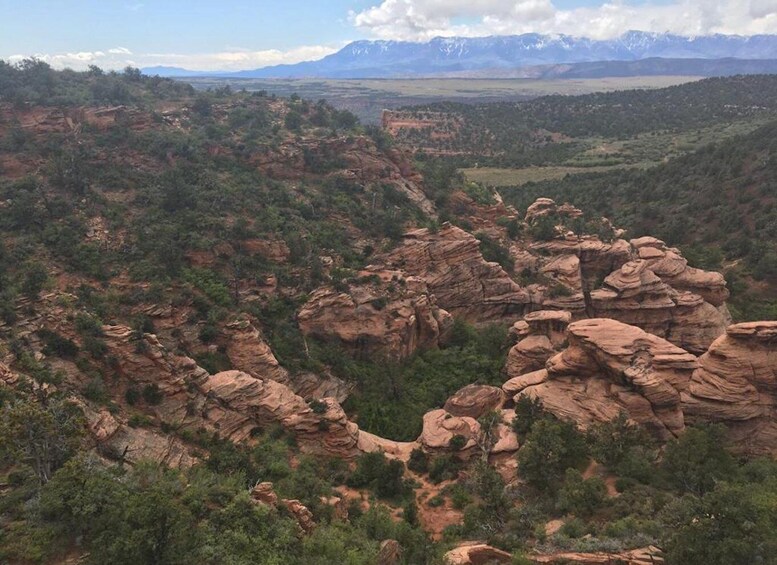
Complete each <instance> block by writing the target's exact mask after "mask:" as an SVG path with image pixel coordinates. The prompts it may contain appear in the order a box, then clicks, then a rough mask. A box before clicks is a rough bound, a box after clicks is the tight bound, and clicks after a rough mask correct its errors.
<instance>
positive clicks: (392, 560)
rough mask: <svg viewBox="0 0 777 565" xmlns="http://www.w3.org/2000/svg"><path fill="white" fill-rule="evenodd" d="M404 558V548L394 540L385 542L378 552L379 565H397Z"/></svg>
mask: <svg viewBox="0 0 777 565" xmlns="http://www.w3.org/2000/svg"><path fill="white" fill-rule="evenodd" d="M401 558H402V546H400V545H399V542H398V541H397V540H394V539H387V540H383V541H382V542H381V544H380V551H378V562H377V565H397V564H398V563H399V560H400V559H401Z"/></svg>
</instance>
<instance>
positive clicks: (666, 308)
mask: <svg viewBox="0 0 777 565" xmlns="http://www.w3.org/2000/svg"><path fill="white" fill-rule="evenodd" d="M590 302H591V306H590V308H591V311H592V313H593V314H594V315H595V316H598V317H602V318H612V319H614V320H618V321H621V322H624V323H626V324H631V325H634V326H638V327H640V328H642V329H644V330H645V331H648V332H650V333H652V334H654V335H657V336H660V337H663V338H666V339H667V340H669V341H671V342H672V343H674V344H676V345H678V346H680V347H683V348H684V349H687V350H688V351H692V352H694V353H702V352H704V351H706V349H707V347H709V345H710V344H711V343H712V342H713V341H714V340H715V339H716V338H717V337H718V336H719V335H721V334H722V333H723V332H724V331H725V327H726V324H727V320H726V318H725V317H724V315H723V314H722V313H721V312H720V311H719V310H718V309H717V308H715V306H713V305H712V304H710V303H708V302H705V301H704V299H703V298H702V297H701V296H699V295H696V294H692V293H690V292H679V291H676V290H675V289H673V288H672V287H670V286H669V285H668V284H666V283H665V282H664V281H663V280H662V279H661V277H659V276H658V275H656V274H655V273H654V272H653V270H652V269H651V268H650V266H649V263H648V262H647V261H645V260H643V259H638V260H635V261H631V262H629V263H626V264H625V265H623V266H622V267H621V268H619V269H618V270H617V271H614V272H613V273H611V274H610V275H609V276H608V277H607V278H606V279H605V280H604V284H603V286H602V288H600V289H597V290H594V291H593V292H591V299H590Z"/></svg>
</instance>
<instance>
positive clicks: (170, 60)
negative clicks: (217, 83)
mask: <svg viewBox="0 0 777 565" xmlns="http://www.w3.org/2000/svg"><path fill="white" fill-rule="evenodd" d="M343 45H344V44H343ZM343 45H337V46H326V45H307V46H302V47H295V48H294V49H290V50H288V51H281V50H279V49H266V50H263V51H251V50H246V49H236V50H232V51H221V52H217V53H199V54H179V53H150V54H147V55H143V57H142V58H143V60H144V61H145V63H144V66H147V65H172V66H176V67H183V68H185V69H189V70H192V71H199V70H203V71H206V70H207V71H213V70H216V71H242V70H246V69H257V68H260V67H266V66H270V65H280V64H291V63H299V62H300V61H311V60H315V59H321V58H322V57H325V56H327V55H330V54H332V53H334V52H336V51H337V50H339V49H340V48H341V47H343Z"/></svg>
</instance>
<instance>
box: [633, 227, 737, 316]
mask: <svg viewBox="0 0 777 565" xmlns="http://www.w3.org/2000/svg"><path fill="white" fill-rule="evenodd" d="M631 246H632V247H633V248H634V249H635V250H636V251H637V256H638V257H639V258H640V259H643V260H644V261H645V262H647V264H648V267H649V268H650V270H652V271H653V272H654V273H655V274H656V275H658V276H659V277H661V280H662V281H664V282H665V283H666V284H668V285H669V286H671V287H672V288H674V289H676V290H681V291H682V290H686V291H689V292H692V293H694V294H698V295H699V296H701V297H702V298H703V299H704V300H705V301H707V302H709V303H710V304H712V305H713V306H722V305H723V304H724V303H725V301H726V299H727V298H728V296H729V292H728V289H727V288H726V279H725V278H724V277H723V275H722V274H720V273H715V272H711V271H703V270H701V269H695V268H693V267H689V266H688V261H687V260H686V259H685V258H684V257H683V256H682V255H680V252H679V251H678V250H677V249H674V248H669V247H667V246H666V244H665V243H664V242H663V241H661V240H660V239H656V238H654V237H640V238H638V239H632V240H631Z"/></svg>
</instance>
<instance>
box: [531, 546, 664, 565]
mask: <svg viewBox="0 0 777 565" xmlns="http://www.w3.org/2000/svg"><path fill="white" fill-rule="evenodd" d="M528 557H529V560H531V561H532V562H534V563H550V564H553V563H569V564H572V563H576V564H578V565H659V564H661V563H664V558H663V552H662V551H661V550H660V549H658V548H657V547H654V546H648V547H644V548H641V549H632V550H631V551H623V552H620V553H572V552H569V553H552V554H547V555H529V556H528Z"/></svg>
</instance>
